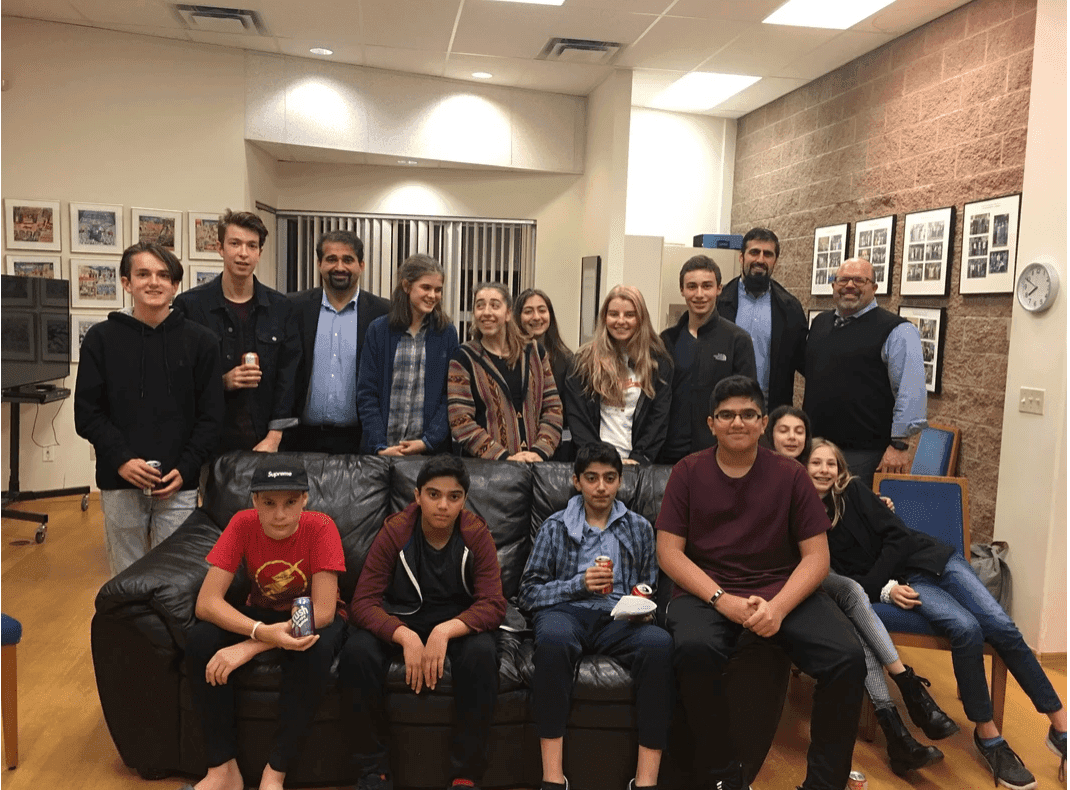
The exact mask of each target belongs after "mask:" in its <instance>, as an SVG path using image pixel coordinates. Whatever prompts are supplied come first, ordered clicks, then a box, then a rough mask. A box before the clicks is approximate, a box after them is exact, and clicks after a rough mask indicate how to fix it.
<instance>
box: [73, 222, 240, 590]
mask: <svg viewBox="0 0 1070 790" xmlns="http://www.w3.org/2000/svg"><path fill="white" fill-rule="evenodd" d="M119 274H120V279H121V282H122V286H123V290H125V291H126V292H127V293H129V294H130V296H131V298H132V300H133V303H134V306H133V308H132V309H131V308H128V309H127V310H123V311H116V312H113V313H109V314H108V320H107V321H103V322H101V323H99V324H96V325H94V326H93V327H92V328H91V329H90V330H89V331H88V332H87V333H86V336H85V340H83V341H82V350H81V361H80V362H79V364H78V381H77V384H76V385H75V389H74V427H75V429H76V430H77V431H78V435H79V436H82V437H84V438H86V439H88V440H89V441H90V443H91V444H92V445H93V448H94V449H95V450H96V453H97V473H96V482H97V486H98V487H99V488H100V506H101V509H102V510H103V511H104V545H105V549H106V550H107V555H108V565H109V566H110V568H111V572H112V574H113V575H114V574H118V573H120V572H121V571H123V570H125V569H126V568H127V567H129V566H130V565H132V564H133V563H134V562H135V561H136V560H138V559H139V558H141V557H142V556H144V555H145V554H147V553H148V552H149V549H151V548H153V547H155V546H156V545H158V544H159V543H160V542H161V541H163V539H164V538H166V537H167V536H168V535H170V534H171V533H172V532H174V531H175V530H176V529H177V528H178V526H179V525H180V524H181V523H182V522H183V521H185V520H186V518H187V517H188V516H189V514H190V513H192V512H193V509H194V508H195V507H196V506H197V481H198V479H199V477H200V474H199V473H200V468H201V464H203V463H204V462H205V461H206V460H208V456H209V455H210V454H211V453H212V451H213V450H214V449H215V446H216V443H217V442H218V441H219V431H220V427H221V425H222V422H223V383H222V373H221V370H220V365H219V343H218V340H217V339H216V337H215V335H213V334H212V333H211V332H210V331H209V330H207V329H205V328H204V327H203V326H200V325H198V324H195V323H193V322H192V321H187V320H186V318H185V316H183V315H182V313H180V312H178V311H173V310H171V300H172V299H173V298H174V296H175V292H176V291H177V290H178V286H179V284H180V283H181V282H182V264H181V263H180V262H179V260H178V258H176V257H175V256H174V254H172V253H171V252H169V251H168V250H165V249H163V248H162V247H159V246H157V245H155V244H151V243H148V242H139V243H138V244H134V245H133V246H131V247H128V248H127V249H126V251H125V252H124V253H123V257H122V260H121V261H120V263H119Z"/></svg>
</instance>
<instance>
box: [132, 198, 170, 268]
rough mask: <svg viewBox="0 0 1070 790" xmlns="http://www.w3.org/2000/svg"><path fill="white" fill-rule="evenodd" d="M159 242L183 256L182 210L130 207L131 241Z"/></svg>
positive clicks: (166, 248)
mask: <svg viewBox="0 0 1070 790" xmlns="http://www.w3.org/2000/svg"><path fill="white" fill-rule="evenodd" d="M141 241H147V242H152V243H153V244H158V245H160V246H161V247H163V248H164V249H165V250H170V251H171V252H173V253H174V254H175V255H176V256H177V257H178V258H179V259H181V258H182V212H181V211H168V210H167V209H162V208H131V209H130V243H131V244H136V243H138V242H141Z"/></svg>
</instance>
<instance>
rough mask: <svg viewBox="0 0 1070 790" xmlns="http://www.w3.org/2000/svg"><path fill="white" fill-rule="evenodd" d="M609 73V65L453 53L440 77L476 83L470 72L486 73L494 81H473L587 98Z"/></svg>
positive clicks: (610, 69) (610, 68) (610, 67)
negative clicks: (491, 75) (491, 76)
mask: <svg viewBox="0 0 1070 790" xmlns="http://www.w3.org/2000/svg"><path fill="white" fill-rule="evenodd" d="M612 70H613V68H612V66H591V65H588V64H569V63H551V62H548V61H545V60H520V59H514V58H493V57H485V56H480V55H465V54H453V55H450V58H449V61H448V62H447V63H446V71H445V74H444V75H443V76H446V77H449V78H450V79H457V80H470V81H476V80H474V78H473V77H472V72H474V71H486V72H489V73H490V74H493V75H494V76H493V78H492V79H490V80H478V81H476V82H478V83H481V84H491V85H508V86H512V87H516V88H531V89H532V90H540V91H547V92H549V93H568V94H572V95H574V96H586V95H587V94H588V93H590V92H591V91H592V90H594V88H596V87H597V86H598V85H599V84H600V83H601V82H602V81H603V80H604V79H605V78H606V77H608V76H609V74H610V72H611V71H612Z"/></svg>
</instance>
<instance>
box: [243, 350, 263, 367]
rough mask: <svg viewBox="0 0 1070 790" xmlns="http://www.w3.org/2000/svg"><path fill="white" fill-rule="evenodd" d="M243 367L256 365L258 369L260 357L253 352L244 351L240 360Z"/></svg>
mask: <svg viewBox="0 0 1070 790" xmlns="http://www.w3.org/2000/svg"><path fill="white" fill-rule="evenodd" d="M241 361H242V364H243V365H256V366H257V367H260V356H259V355H258V354H257V353H256V352H255V351H246V352H245V355H244V356H243V357H242V358H241Z"/></svg>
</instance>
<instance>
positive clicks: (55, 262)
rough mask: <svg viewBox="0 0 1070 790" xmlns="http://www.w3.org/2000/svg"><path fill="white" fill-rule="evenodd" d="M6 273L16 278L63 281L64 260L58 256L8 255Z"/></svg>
mask: <svg viewBox="0 0 1070 790" xmlns="http://www.w3.org/2000/svg"><path fill="white" fill-rule="evenodd" d="M4 257H5V259H6V260H5V264H4V272H5V273H6V274H13V275H15V276H16V277H44V278H46V279H48V280H62V279H63V266H62V259H61V258H60V256H58V255H33V254H32V253H31V254H29V255H27V254H18V253H14V254H11V255H6V256H4Z"/></svg>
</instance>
